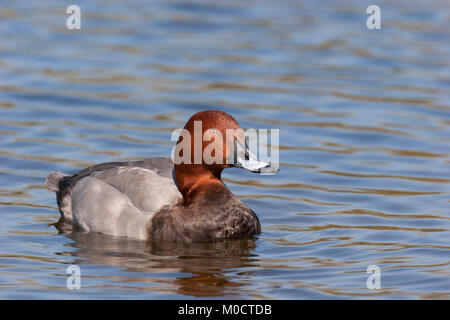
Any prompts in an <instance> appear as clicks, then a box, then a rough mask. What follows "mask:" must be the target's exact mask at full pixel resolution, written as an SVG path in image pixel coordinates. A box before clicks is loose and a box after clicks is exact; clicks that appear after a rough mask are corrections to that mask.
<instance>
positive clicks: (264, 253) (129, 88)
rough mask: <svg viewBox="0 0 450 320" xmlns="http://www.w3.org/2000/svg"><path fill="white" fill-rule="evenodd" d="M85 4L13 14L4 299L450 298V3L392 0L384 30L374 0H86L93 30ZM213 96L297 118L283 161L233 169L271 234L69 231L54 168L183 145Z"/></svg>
mask: <svg viewBox="0 0 450 320" xmlns="http://www.w3.org/2000/svg"><path fill="white" fill-rule="evenodd" d="M68 4H69V3H68ZM68 4H63V3H62V2H60V1H56V0H55V1H39V2H36V1H14V2H10V3H6V4H5V3H3V4H2V10H1V12H0V19H1V23H0V244H1V246H0V298H2V299H4V298H9V299H12V298H26V299H28V298H31V299H35V298H38V299H41V298H46V299H55V298H68V299H72V298H83V299H91V298H123V299H156V298H159V299H166V298H189V299H192V298H197V297H205V298H245V299H303V298H306V299H312V298H324V299H329V298H331V299H336V298H337V299H347V298H383V299H394V298H401V299H411V298H412V299H423V298H426V299H436V298H447V299H448V298H449V297H450V280H449V279H450V278H449V275H450V267H449V260H450V259H449V258H450V255H449V250H450V246H449V240H450V232H449V231H450V213H449V191H450V190H449V189H450V188H449V185H450V176H449V164H450V160H449V154H450V147H449V146H450V145H449V142H450V135H449V131H450V130H449V125H450V108H449V107H450V103H449V102H450V99H449V96H450V95H449V93H450V90H449V88H450V77H449V74H450V60H449V57H450V20H449V17H450V5H449V2H448V1H427V2H420V1H417V2H416V1H413V2H411V1H389V2H388V1H381V2H380V1H379V3H378V5H379V6H380V7H381V18H382V29H381V30H373V31H370V30H368V29H367V28H366V25H365V24H366V23H365V22H366V18H367V17H368V15H367V14H366V13H365V11H366V8H367V6H368V5H369V4H372V3H369V2H367V3H366V1H356V0H355V1H339V2H332V1H325V2H323V1H321V2H320V3H316V2H314V1H306V2H303V3H300V2H299V1H252V2H248V3H247V2H244V1H240V0H239V1H238V0H236V1H226V2H225V1H221V2H212V1H210V2H205V1H194V2H192V1H157V2H152V3H148V2H147V1H137V0H134V1H127V2H124V1H76V4H78V5H79V6H80V7H81V10H82V29H81V30H79V31H76V30H74V31H69V30H67V29H66V26H65V22H66V17H67V16H68V15H67V14H66V13H65V9H66V7H65V6H66V5H68ZM70 4H71V3H70ZM206 109H221V110H224V111H226V112H229V113H230V114H232V115H233V116H234V117H235V118H236V119H237V120H238V121H239V122H240V124H241V126H242V127H244V128H250V127H251V128H279V129H280V144H281V150H280V161H281V171H280V173H279V174H278V175H276V176H259V175H255V174H252V173H249V172H243V171H241V170H238V169H230V170H228V171H226V172H225V174H224V180H225V182H226V184H227V185H228V186H229V187H230V189H231V190H232V191H233V192H234V193H235V194H236V195H238V196H239V197H240V198H241V199H242V200H243V201H244V202H245V203H246V204H247V205H248V206H249V207H251V208H252V209H253V210H254V211H255V212H256V213H257V214H258V216H259V218H260V221H261V224H262V228H263V230H262V234H261V236H260V237H258V238H256V239H249V240H237V241H225V242H221V243H214V244H191V245H173V244H167V243H165V244H149V243H145V242H139V241H127V240H124V239H118V238H114V237H108V236H104V235H99V234H84V233H82V232H79V231H76V230H71V226H70V225H69V226H68V225H63V226H60V227H61V228H60V229H59V230H58V229H57V228H56V226H55V225H54V224H55V223H56V222H57V221H58V218H59V213H58V211H57V208H56V202H55V196H54V194H53V193H51V192H49V191H47V190H46V189H45V187H44V185H43V183H44V181H45V177H46V175H47V174H48V173H49V172H50V171H54V170H59V171H64V172H68V173H74V172H76V171H78V170H80V169H81V168H83V167H84V166H87V165H91V164H94V163H99V162H104V161H112V160H119V159H121V160H123V159H139V158H143V157H148V156H168V155H169V154H170V151H171V147H172V144H171V141H170V134H171V132H172V130H174V129H175V128H179V127H182V126H183V124H184V122H185V121H186V120H187V119H188V117H189V116H190V115H191V114H193V113H194V112H197V111H200V110H206ZM72 264H75V265H78V266H80V268H81V286H82V288H81V290H68V289H67V288H66V280H67V274H66V268H67V267H68V266H70V265H72ZM369 265H377V266H379V267H380V268H381V289H379V290H369V289H368V288H367V287H366V280H367V277H368V276H369V274H367V273H366V269H367V267H368V266H369Z"/></svg>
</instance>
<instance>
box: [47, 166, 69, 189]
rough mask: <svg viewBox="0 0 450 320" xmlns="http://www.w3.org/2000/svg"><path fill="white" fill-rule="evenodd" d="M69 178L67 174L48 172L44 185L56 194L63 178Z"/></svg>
mask: <svg viewBox="0 0 450 320" xmlns="http://www.w3.org/2000/svg"><path fill="white" fill-rule="evenodd" d="M67 176H69V175H68V174H66V173H64V172H59V171H54V172H50V174H49V175H48V176H47V180H46V181H45V184H46V185H47V188H48V189H49V190H51V191H54V192H56V193H58V192H59V191H60V190H59V182H60V181H61V180H62V179H63V178H64V177H67Z"/></svg>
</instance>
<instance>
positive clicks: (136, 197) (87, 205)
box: [47, 158, 181, 231]
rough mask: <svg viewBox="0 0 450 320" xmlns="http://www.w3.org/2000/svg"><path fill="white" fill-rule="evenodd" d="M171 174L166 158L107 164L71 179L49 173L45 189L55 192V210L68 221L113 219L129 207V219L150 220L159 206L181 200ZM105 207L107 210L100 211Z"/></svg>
mask: <svg viewBox="0 0 450 320" xmlns="http://www.w3.org/2000/svg"><path fill="white" fill-rule="evenodd" d="M172 171H173V164H172V161H171V160H170V159H169V158H149V159H145V160H141V161H129V162H107V163H101V164H97V165H94V166H91V167H88V168H86V169H84V170H82V171H80V172H79V173H77V174H75V175H73V176H67V175H64V174H62V173H58V172H52V173H51V174H50V175H49V176H48V178H47V186H48V187H49V189H50V190H53V191H55V192H56V194H57V200H58V206H59V210H60V212H61V214H62V216H63V217H64V218H66V219H67V220H69V221H74V222H77V221H78V222H79V219H77V217H76V216H77V214H79V213H80V212H83V215H84V216H91V217H92V218H93V217H97V218H100V216H102V218H106V217H105V216H104V214H102V213H101V212H102V210H103V212H105V213H107V214H109V215H111V216H115V215H117V214H118V212H120V211H121V210H122V211H123V208H125V207H126V208H128V207H130V206H132V207H133V209H132V210H131V209H129V208H128V209H127V211H129V215H130V214H131V215H132V214H140V215H142V216H146V218H147V219H150V218H151V216H152V215H153V214H154V213H155V212H157V211H158V210H159V209H160V208H162V207H163V206H165V205H174V204H176V203H177V202H178V200H179V199H181V194H180V193H179V191H178V189H177V187H176V185H175V183H174V181H173V178H172ZM93 193H96V194H97V196H98V195H101V196H99V197H97V196H94V195H93ZM111 204H112V205H111ZM122 204H126V205H125V206H121V205H122ZM114 206H115V207H116V208H117V209H114ZM106 207H108V208H109V209H108V210H104V208H106ZM131 212H132V213H131ZM82 227H83V226H82ZM93 231H94V230H93Z"/></svg>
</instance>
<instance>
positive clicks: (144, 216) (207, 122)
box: [46, 110, 278, 242]
mask: <svg viewBox="0 0 450 320" xmlns="http://www.w3.org/2000/svg"><path fill="white" fill-rule="evenodd" d="M196 121H201V124H202V128H201V130H202V131H201V134H202V136H203V135H204V134H208V133H211V132H212V133H213V135H214V134H215V135H216V136H217V133H218V132H217V131H220V133H221V134H222V137H226V134H227V129H232V130H235V129H240V127H239V124H238V123H237V121H236V120H235V119H234V118H233V117H232V116H231V115H229V114H227V113H225V112H222V111H217V110H210V111H202V112H198V113H196V114H194V115H193V116H192V117H191V118H190V119H189V120H188V122H187V123H186V125H185V127H184V129H185V130H187V131H188V132H189V133H190V137H191V141H190V142H191V145H192V149H191V150H194V144H195V141H194V127H195V122H196ZM182 140H183V138H182V136H180V138H179V140H178V142H177V146H178V145H179V144H180V143H182ZM202 140H203V139H202ZM208 140H209V141H208ZM231 140H232V141H231V144H230V143H229V142H228V141H227V142H226V143H224V144H223V154H222V156H223V159H221V160H223V161H216V162H213V163H211V161H210V160H211V159H209V160H208V159H206V158H207V157H206V158H205V157H201V159H200V162H198V161H197V162H195V161H181V162H180V163H178V162H175V161H173V160H172V159H171V158H148V159H145V160H141V161H126V162H107V163H101V164H97V165H94V166H91V167H88V168H85V169H84V170H82V171H80V172H78V173H77V174H75V175H72V176H70V175H67V174H65V173H62V172H51V173H50V174H49V175H48V177H47V181H46V185H47V187H48V189H50V190H51V191H54V192H55V193H56V199H57V203H58V208H59V211H60V213H61V216H62V218H63V220H65V221H68V222H71V223H73V224H75V225H77V226H79V227H80V228H81V229H82V230H84V231H86V232H100V233H104V234H108V235H113V236H120V237H128V238H134V239H141V240H152V241H179V242H209V241H217V240H221V239H230V238H242V237H249V236H253V235H257V234H260V233H261V225H260V223H259V220H258V217H257V216H256V214H255V213H254V212H253V211H252V210H251V209H250V208H249V207H247V206H246V205H245V204H244V203H243V202H242V201H240V200H239V199H238V198H237V197H236V196H235V195H234V194H233V193H232V192H231V191H230V190H229V189H228V188H227V187H226V186H225V184H224V183H223V182H222V179H221V173H222V170H223V169H226V168H230V167H240V168H243V169H247V170H249V171H252V172H260V171H261V170H262V169H263V168H271V167H272V168H273V166H271V164H270V163H269V162H263V161H260V160H258V159H257V158H256V156H254V155H253V154H252V153H251V152H250V151H249V150H248V148H247V146H246V143H245V137H243V136H242V135H235V136H233V137H232V139H231ZM213 141H214V137H211V136H210V138H209V139H206V141H205V140H203V141H202V142H201V147H202V151H204V150H205V149H206V148H207V147H208V145H209V144H211V143H212V142H213ZM185 142H186V141H185ZM239 147H241V148H243V149H244V150H245V151H244V152H243V153H242V152H236V150H238V149H239ZM184 151H185V150H183V152H184ZM241 151H242V149H241ZM211 154H213V153H211ZM218 154H220V153H218ZM242 154H245V159H243V158H242V157H243V156H242ZM172 158H173V157H172ZM230 158H234V161H227V160H229V159H230ZM192 159H194V155H192V156H191V159H188V160H192ZM277 171H278V169H277V168H274V169H273V172H277Z"/></svg>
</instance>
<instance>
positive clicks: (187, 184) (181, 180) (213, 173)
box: [174, 165, 227, 204]
mask: <svg viewBox="0 0 450 320" xmlns="http://www.w3.org/2000/svg"><path fill="white" fill-rule="evenodd" d="M174 171H175V179H176V184H177V187H178V190H179V191H180V193H181V194H182V196H183V201H184V203H185V204H190V203H192V202H193V201H194V200H196V199H197V198H199V197H201V195H202V194H204V193H206V192H207V191H208V190H211V188H217V187H219V188H225V189H227V187H226V186H225V185H224V184H223V182H222V180H221V173H222V170H221V169H220V170H208V169H206V168H205V167H203V166H202V165H175V168H174Z"/></svg>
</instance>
